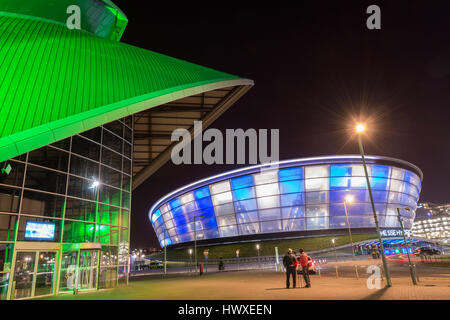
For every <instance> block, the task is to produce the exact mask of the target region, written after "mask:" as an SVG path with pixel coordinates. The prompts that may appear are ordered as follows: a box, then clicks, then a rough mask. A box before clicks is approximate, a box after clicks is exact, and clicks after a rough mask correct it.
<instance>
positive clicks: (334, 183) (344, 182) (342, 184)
mask: <svg viewBox="0 0 450 320" xmlns="http://www.w3.org/2000/svg"><path fill="white" fill-rule="evenodd" d="M350 181H351V178H350V177H332V178H330V188H331V189H332V190H333V189H342V188H350Z"/></svg>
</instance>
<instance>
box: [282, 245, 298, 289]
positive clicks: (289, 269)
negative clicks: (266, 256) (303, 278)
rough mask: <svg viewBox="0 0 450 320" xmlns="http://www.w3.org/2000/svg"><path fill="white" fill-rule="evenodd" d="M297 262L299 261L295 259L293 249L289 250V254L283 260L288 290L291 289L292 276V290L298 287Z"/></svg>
mask: <svg viewBox="0 0 450 320" xmlns="http://www.w3.org/2000/svg"><path fill="white" fill-rule="evenodd" d="M296 262H297V259H296V257H295V254H294V252H293V251H292V249H290V248H289V250H288V252H287V253H286V255H285V256H284V258H283V265H284V267H285V268H286V289H289V286H290V277H291V275H292V288H295V287H296V286H297V275H296V269H297V268H296Z"/></svg>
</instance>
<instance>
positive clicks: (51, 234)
mask: <svg viewBox="0 0 450 320" xmlns="http://www.w3.org/2000/svg"><path fill="white" fill-rule="evenodd" d="M54 239H55V223H53V222H36V221H27V224H26V226H25V240H54Z"/></svg>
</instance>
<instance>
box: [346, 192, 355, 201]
mask: <svg viewBox="0 0 450 320" xmlns="http://www.w3.org/2000/svg"><path fill="white" fill-rule="evenodd" d="M354 201H355V197H353V196H352V195H351V194H349V195H347V196H346V197H345V202H347V203H353V202H354Z"/></svg>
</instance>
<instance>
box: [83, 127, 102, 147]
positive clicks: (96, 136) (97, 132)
mask: <svg viewBox="0 0 450 320" xmlns="http://www.w3.org/2000/svg"><path fill="white" fill-rule="evenodd" d="M80 136H83V137H86V138H89V139H91V140H94V141H95V142H98V143H100V142H101V139H102V128H101V127H95V128H93V129H91V130H88V131H85V132H82V133H80Z"/></svg>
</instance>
